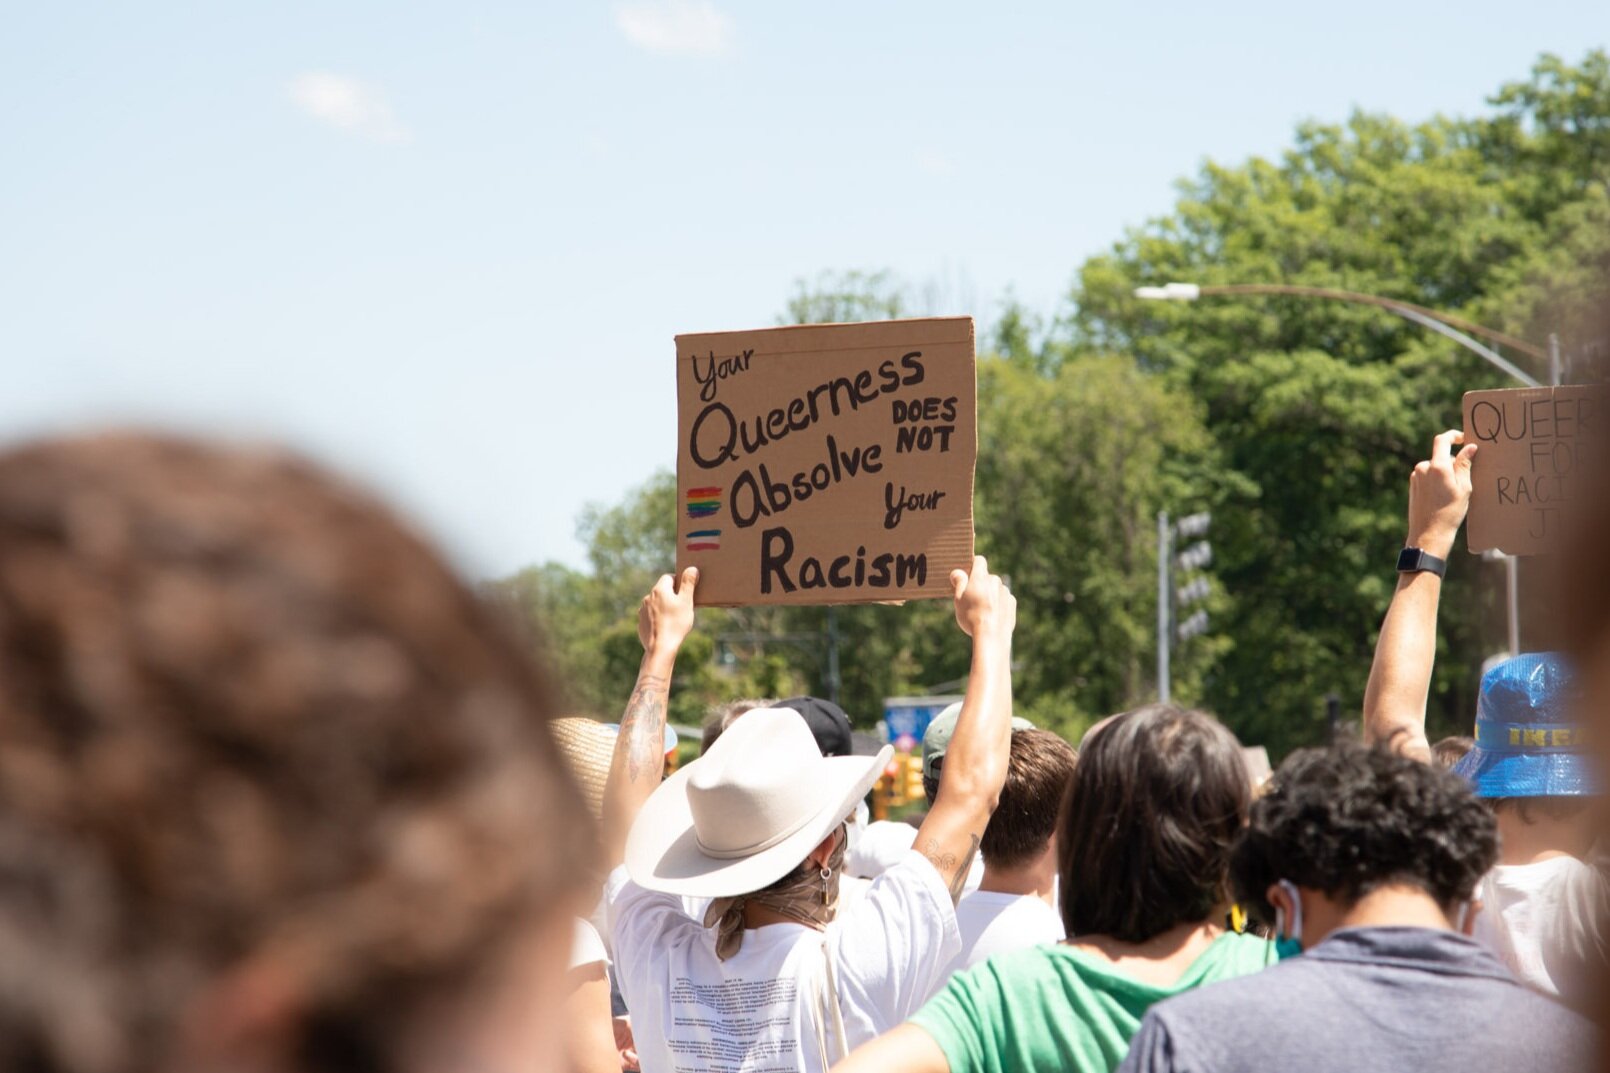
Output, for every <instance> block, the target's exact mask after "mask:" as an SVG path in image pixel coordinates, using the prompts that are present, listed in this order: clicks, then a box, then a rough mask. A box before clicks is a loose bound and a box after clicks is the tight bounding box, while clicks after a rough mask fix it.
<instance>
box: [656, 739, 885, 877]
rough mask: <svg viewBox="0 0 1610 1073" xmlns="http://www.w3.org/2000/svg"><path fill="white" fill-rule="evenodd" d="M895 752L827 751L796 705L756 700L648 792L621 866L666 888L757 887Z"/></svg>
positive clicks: (831, 825) (839, 818) (839, 813)
mask: <svg viewBox="0 0 1610 1073" xmlns="http://www.w3.org/2000/svg"><path fill="white" fill-rule="evenodd" d="M893 754H894V750H893V749H891V748H890V747H889V746H887V745H885V746H884V747H883V749H882V750H881V751H880V752H879V753H878V755H877V756H833V757H825V756H823V755H822V754H821V753H820V752H819V751H818V750H817V747H816V739H815V738H814V737H812V736H811V731H810V728H809V727H808V726H806V724H805V720H804V719H803V718H801V717H800V715H799V713H798V712H795V711H790V710H787V709H782V708H757V709H755V710H754V711H751V712H748V713H746V714H745V715H744V717H743V718H742V719H739V720H738V721H737V722H735V723H733V724H732V726H730V727H728V728H727V730H726V731H725V732H724V733H723V734H722V735H721V737H720V738H718V739H717V740H716V743H715V744H714V745H712V746H710V751H709V752H707V753H705V754H704V756H702V757H700V758H699V759H697V760H695V761H693V762H692V763H690V764H688V766H687V767H685V768H683V769H682V770H681V771H678V772H677V773H676V774H675V775H672V776H671V777H670V778H669V779H666V780H665V782H664V783H662V784H661V785H660V787H659V788H658V789H656V790H655V791H654V793H653V795H652V796H650V797H649V799H648V801H647V802H646V803H645V804H644V805H643V810H642V811H641V812H640V813H639V814H638V817H637V822H636V823H634V824H633V825H632V831H631V834H630V835H629V836H628V838H627V841H626V868H627V871H628V872H629V873H630V874H631V877H632V879H633V880H634V881H635V882H636V883H637V884H638V885H639V886H642V887H645V888H647V889H648V890H657V891H664V892H666V893H669V894H687V895H693V896H695V897H706V898H724V897H729V896H732V895H737V894H747V893H749V892H750V891H756V890H759V889H760V888H762V887H765V886H767V885H768V884H770V883H772V882H774V881H776V880H778V879H781V878H782V877H783V876H785V875H787V874H788V873H789V872H790V871H792V870H793V869H795V868H797V867H799V864H800V862H801V861H803V860H804V859H805V858H806V856H807V855H809V853H810V852H811V850H813V849H815V848H816V847H817V846H818V845H819V844H820V843H821V842H822V840H823V839H825V838H826V837H827V836H828V835H829V834H831V833H832V832H833V830H834V829H835V828H836V827H838V825H839V824H840V823H842V822H844V820H845V818H846V817H848V816H849V815H850V813H851V812H853V811H854V810H855V806H856V803H857V802H858V801H860V800H861V798H862V797H864V796H866V793H867V791H868V790H870V789H871V788H872V784H873V783H875V782H877V781H878V775H879V774H880V773H881V772H882V771H883V769H884V767H885V766H886V765H887V764H888V763H889V758H890V757H891V756H892V755H893Z"/></svg>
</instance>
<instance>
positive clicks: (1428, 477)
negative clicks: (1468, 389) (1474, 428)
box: [1408, 429, 1476, 559]
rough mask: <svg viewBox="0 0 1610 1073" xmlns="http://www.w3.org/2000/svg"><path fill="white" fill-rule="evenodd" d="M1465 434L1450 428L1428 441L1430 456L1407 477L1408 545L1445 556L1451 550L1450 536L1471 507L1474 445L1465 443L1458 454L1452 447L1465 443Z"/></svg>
mask: <svg viewBox="0 0 1610 1073" xmlns="http://www.w3.org/2000/svg"><path fill="white" fill-rule="evenodd" d="M1464 440H1465V434H1464V433H1463V432H1460V431H1459V430H1458V429H1449V430H1448V431H1447V432H1444V433H1441V434H1440V435H1438V436H1437V437H1436V439H1434V440H1432V442H1431V457H1430V459H1428V460H1427V461H1425V462H1421V463H1420V464H1418V465H1416V466H1415V467H1414V473H1413V475H1412V476H1410V477H1409V540H1408V546H1409V547H1411V548H1421V549H1423V550H1425V551H1429V552H1430V553H1431V554H1432V555H1435V556H1437V557H1439V558H1442V559H1446V558H1447V557H1448V554H1449V553H1450V552H1452V551H1453V539H1454V536H1455V535H1456V534H1457V533H1458V532H1459V526H1460V525H1461V524H1463V523H1464V520H1465V513H1466V512H1467V511H1468V510H1469V509H1470V462H1471V459H1473V458H1475V457H1476V445H1475V444H1473V443H1469V444H1465V446H1464V447H1463V448H1461V449H1460V451H1459V453H1458V454H1454V451H1453V446H1454V444H1456V443H1464Z"/></svg>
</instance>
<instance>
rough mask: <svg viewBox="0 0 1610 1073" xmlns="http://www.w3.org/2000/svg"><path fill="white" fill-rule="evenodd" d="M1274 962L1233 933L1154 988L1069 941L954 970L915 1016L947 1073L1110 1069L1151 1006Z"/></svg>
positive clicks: (1262, 948)
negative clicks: (1169, 981) (941, 1057)
mask: <svg viewBox="0 0 1610 1073" xmlns="http://www.w3.org/2000/svg"><path fill="white" fill-rule="evenodd" d="M1270 959H1271V954H1270V952H1269V946H1268V943H1267V942H1266V941H1265V940H1263V939H1259V938H1256V937H1255V936H1251V935H1236V934H1234V933H1233V932H1229V933H1226V934H1224V935H1221V936H1219V938H1217V939H1215V940H1214V941H1213V943H1212V944H1211V945H1209V947H1208V948H1207V949H1206V950H1204V951H1202V955H1201V956H1200V957H1198V958H1197V959H1196V960H1195V961H1193V962H1192V963H1191V966H1190V968H1188V969H1186V970H1185V972H1184V974H1183V975H1181V976H1180V978H1179V979H1178V980H1176V981H1175V982H1174V983H1172V984H1170V985H1169V986H1167V987H1157V986H1154V985H1152V984H1146V983H1141V982H1140V981H1139V980H1136V979H1135V978H1134V977H1132V976H1127V975H1125V974H1124V973H1122V972H1119V971H1118V970H1117V969H1116V968H1114V967H1113V965H1112V963H1111V962H1109V961H1107V960H1106V959H1104V958H1100V957H1097V956H1095V955H1092V954H1087V953H1085V952H1083V951H1080V950H1076V949H1074V948H1073V947H1071V946H1036V947H1031V948H1029V949H1027V950H1016V951H1013V952H1012V953H1010V954H1001V955H999V956H997V957H992V958H990V959H989V960H988V961H986V962H984V963H983V964H982V965H977V966H974V967H973V968H971V969H968V970H967V971H966V972H959V973H957V974H956V975H955V976H952V977H951V978H950V983H949V984H947V985H946V986H945V989H944V990H943V991H941V992H939V994H937V995H935V996H934V997H933V999H932V1000H931V1001H930V1002H929V1003H928V1004H927V1005H926V1006H924V1007H923V1008H922V1009H921V1010H919V1011H917V1014H916V1016H915V1017H913V1018H912V1019H911V1022H912V1023H913V1024H915V1025H916V1026H917V1027H919V1028H921V1029H922V1030H923V1031H925V1032H927V1033H928V1034H929V1035H930V1036H932V1037H933V1038H934V1041H935V1042H937V1043H938V1044H939V1049H940V1050H942V1051H944V1052H945V1058H946V1059H947V1060H948V1061H949V1062H950V1073H1042V1071H1044V1073H1051V1071H1053V1070H1054V1071H1057V1073H1061V1071H1063V1070H1078V1071H1080V1073H1095V1071H1103V1073H1104V1071H1108V1070H1112V1069H1114V1068H1116V1067H1117V1065H1118V1063H1120V1062H1122V1061H1123V1060H1124V1055H1125V1054H1126V1053H1128V1051H1129V1041H1130V1039H1131V1038H1132V1037H1133V1036H1134V1035H1135V1032H1136V1031H1137V1030H1138V1029H1139V1028H1140V1021H1141V1018H1142V1017H1144V1016H1145V1015H1146V1009H1147V1007H1149V1006H1151V1004H1152V1003H1154V1002H1161V1001H1162V1000H1163V999H1166V998H1169V997H1170V996H1173V995H1177V994H1179V993H1180V992H1182V991H1189V990H1190V989H1191V988H1193V987H1200V986H1201V985H1203V984H1210V983H1213V982H1214V981H1216V980H1228V979H1230V978H1232V977H1236V976H1245V975H1247V974H1248V973H1252V972H1257V971H1258V970H1259V969H1261V968H1263V967H1264V965H1265V964H1266V963H1267V962H1268V961H1269V960H1270Z"/></svg>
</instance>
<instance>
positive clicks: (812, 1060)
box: [604, 557, 1016, 1073]
mask: <svg viewBox="0 0 1610 1073" xmlns="http://www.w3.org/2000/svg"><path fill="white" fill-rule="evenodd" d="M696 584H697V572H696V571H694V570H691V569H690V570H688V571H685V572H684V573H683V575H682V576H681V577H680V578H679V579H676V580H674V581H673V579H672V578H671V577H669V576H666V577H663V578H661V579H660V581H659V583H658V584H657V585H656V586H655V587H654V590H653V591H652V592H651V593H650V594H649V595H648V596H647V597H646V598H645V599H644V601H643V605H642V609H641V613H640V617H639V638H640V640H641V641H642V642H643V648H644V655H643V662H642V668H641V671H640V673H639V677H638V681H637V687H636V689H635V690H634V692H633V694H632V698H631V700H630V702H629V703H628V705H627V710H626V713H625V715H624V717H623V718H622V721H621V734H620V738H619V741H618V742H617V746H616V751H615V756H614V759H613V763H612V767H611V771H610V775H609V781H608V784H607V786H606V789H605V798H604V818H605V837H606V848H607V850H608V852H609V855H610V859H611V861H612V862H616V861H624V865H623V866H621V867H617V868H616V869H615V870H614V871H613V872H612V873H611V874H610V877H609V880H608V882H607V885H606V895H607V897H608V899H609V903H610V926H611V931H612V933H613V936H614V948H615V959H616V966H617V968H618V970H619V975H620V983H621V990H622V992H623V994H624V996H625V999H626V1004H627V1006H628V1007H629V1008H630V1009H631V1012H632V1022H633V1031H634V1037H635V1039H636V1043H637V1053H638V1060H639V1062H640V1063H641V1066H642V1068H643V1070H644V1071H645V1073H669V1071H671V1070H678V1071H683V1070H723V1071H727V1070H772V1069H784V1068H786V1069H790V1070H794V1069H800V1070H807V1071H825V1070H826V1069H827V1068H828V1067H829V1066H830V1065H831V1064H832V1062H833V1061H835V1060H836V1059H838V1058H841V1057H842V1056H843V1055H845V1054H846V1053H847V1052H848V1050H849V1049H850V1048H851V1047H853V1046H855V1045H856V1044H859V1043H861V1042H863V1041H865V1040H869V1039H871V1038H873V1037H874V1036H876V1035H877V1034H878V1033H879V1032H882V1031H884V1030H886V1029H888V1028H890V1027H892V1026H893V1025H895V1024H897V1023H898V1022H899V1021H901V1020H903V1019H904V1018H906V1017H907V1016H909V1015H910V1014H911V1013H912V1012H913V1011H915V1010H916V1008H917V1006H918V1005H920V1003H921V1002H922V1000H923V999H924V998H926V997H927V995H928V994H929V993H930V991H931V990H932V987H933V983H934V981H935V979H936V978H937V977H938V975H939V973H940V972H941V971H942V970H943V968H944V966H945V965H947V964H948V963H949V962H950V960H951V959H952V958H954V957H955V955H956V952H957V951H958V949H959V948H960V938H959V935H958V933H957V930H956V914H955V902H956V899H957V897H958V896H959V895H960V892H961V885H962V882H963V881H964V879H965V878H966V875H967V872H968V868H969V866H970V864H971V862H972V858H973V856H974V855H975V853H976V852H977V849H978V845H979V842H980V840H981V839H982V838H983V835H984V831H985V828H986V826H987V824H988V821H989V816H990V813H991V811H992V810H993V809H994V807H995V802H996V799H997V798H998V796H999V794H1000V792H1001V786H1002V783H1003V782H1004V781H1005V779H1006V771H1007V763H1008V757H1009V754H1010V744H1011V727H1010V720H1011V708H1012V695H1011V670H1010V667H1011V637H1012V630H1013V626H1014V624H1015V620H1016V602H1015V601H1014V599H1013V597H1012V594H1011V593H1010V592H1009V591H1008V590H1007V588H1006V586H1005V585H1004V584H1003V583H1002V582H1001V580H1000V579H999V578H998V577H996V576H995V575H993V574H991V573H990V572H989V568H988V566H987V564H986V563H985V561H984V560H983V558H981V557H980V558H977V559H975V560H974V561H973V566H972V571H971V572H970V573H968V572H964V571H961V570H957V571H954V572H953V573H952V575H951V584H952V586H953V589H954V592H955V611H956V619H957V622H958V624H959V625H960V626H961V628H962V629H963V631H964V632H966V633H967V634H968V635H969V636H971V638H972V642H973V660H972V672H971V674H970V676H969V680H968V692H967V697H966V700H965V701H964V702H963V707H962V713H961V718H960V720H959V722H958V724H957V729H956V736H955V739H954V740H953V742H952V743H951V749H950V755H951V762H950V764H949V765H948V766H947V770H946V773H945V777H944V780H943V783H942V785H941V787H940V791H939V797H938V800H937V801H936V802H935V804H934V807H933V809H932V810H931V811H930V812H929V814H928V816H927V818H926V819H925V820H924V821H923V825H922V829H921V831H919V832H918V838H917V844H916V852H912V853H909V854H908V855H907V856H906V858H905V859H904V860H902V861H901V862H900V863H899V864H898V865H896V866H895V867H893V868H891V869H889V870H888V871H887V872H885V873H884V874H883V875H881V876H879V877H878V878H877V879H876V880H874V881H873V883H872V884H871V886H870V887H869V888H868V890H867V891H866V893H865V894H864V895H863V896H862V897H861V898H860V899H859V900H857V901H856V902H854V903H853V904H851V905H849V906H846V907H844V908H843V909H842V911H840V908H839V899H838V896H837V887H838V884H839V881H840V877H841V875H842V873H843V858H844V847H845V837H846V835H845V826H846V823H847V821H848V820H849V819H850V817H851V816H852V814H853V813H854V810H855V806H856V804H857V802H859V801H860V800H861V799H862V797H864V796H865V794H866V792H867V791H868V790H869V789H870V788H871V786H872V784H873V783H874V782H875V781H876V780H877V778H878V776H879V774H880V773H881V772H882V771H883V769H884V767H885V766H886V765H887V763H888V760H889V756H890V750H889V749H887V748H885V749H884V750H883V751H882V752H881V753H879V754H878V755H877V756H873V757H864V756H836V757H825V756H823V755H821V753H820V751H819V750H818V749H817V747H816V745H815V742H814V739H813V737H812V735H811V731H810V728H809V727H808V726H807V724H806V721H805V719H804V718H803V717H802V716H801V715H800V713H799V712H797V711H793V710H788V709H781V708H762V709H756V710H753V711H749V712H746V713H745V714H744V715H743V716H742V717H741V718H739V719H737V720H736V721H734V722H733V723H732V724H731V725H730V726H728V727H727V729H726V730H725V731H724V732H723V733H722V734H721V735H720V737H719V738H718V739H717V740H716V741H715V743H714V744H713V745H712V746H711V747H710V750H709V752H707V753H705V754H704V755H703V756H701V757H700V758H699V759H698V760H696V761H694V762H692V763H690V764H688V765H687V766H686V767H685V768H683V769H682V770H681V771H679V772H677V774H675V775H674V776H672V777H671V778H670V779H667V780H666V781H665V782H664V783H663V784H661V783H660V771H661V759H662V758H661V756H660V754H659V750H658V748H657V747H656V746H655V743H656V742H657V741H658V736H659V734H660V733H661V727H662V726H663V724H664V721H665V711H666V700H667V696H668V693H669V689H670V678H671V673H672V670H673V668H674V664H675V659H676V653H677V651H678V649H679V648H680V646H681V643H682V641H683V639H684V638H685V637H686V636H687V634H688V632H689V631H690V630H691V629H692V627H693V617H694V616H693V608H694V590H695V586H696ZM684 896H691V897H695V898H709V899H711V902H710V904H709V906H708V908H707V910H706V911H705V913H704V915H703V917H702V919H699V920H693V919H689V917H688V916H687V915H686V914H685V913H684V903H683V897H684Z"/></svg>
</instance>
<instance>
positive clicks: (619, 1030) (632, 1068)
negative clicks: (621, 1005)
mask: <svg viewBox="0 0 1610 1073" xmlns="http://www.w3.org/2000/svg"><path fill="white" fill-rule="evenodd" d="M610 1024H611V1027H613V1028H614V1029H615V1050H616V1051H618V1052H620V1060H621V1069H622V1070H624V1071H625V1073H637V1071H638V1069H639V1068H641V1067H640V1066H639V1065H638V1059H637V1042H636V1041H635V1040H633V1039H632V1022H631V1020H630V1019H628V1018H625V1017H614V1018H611V1019H610Z"/></svg>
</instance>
